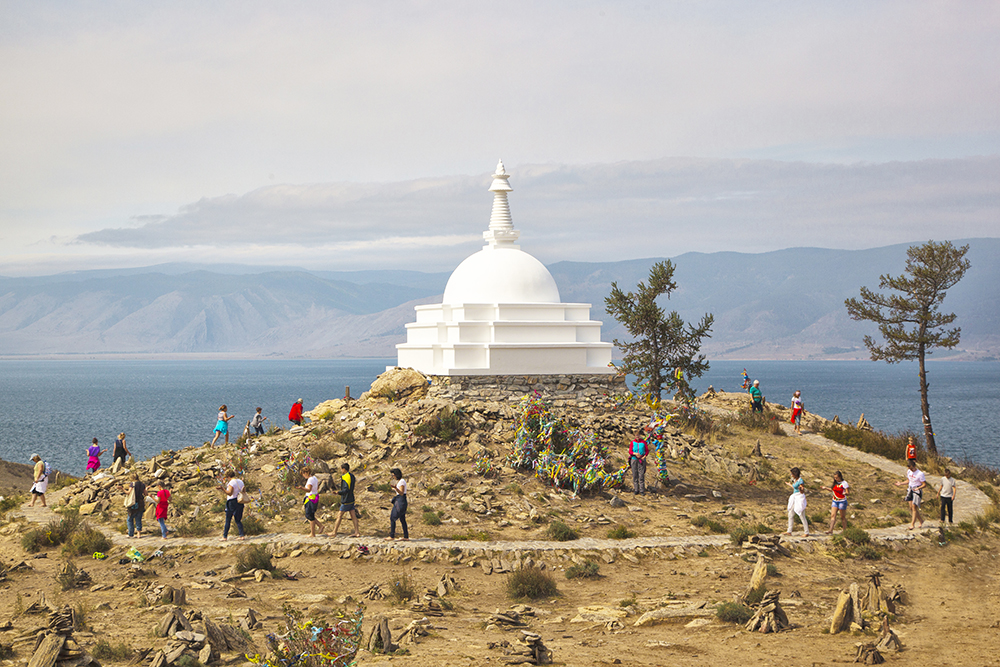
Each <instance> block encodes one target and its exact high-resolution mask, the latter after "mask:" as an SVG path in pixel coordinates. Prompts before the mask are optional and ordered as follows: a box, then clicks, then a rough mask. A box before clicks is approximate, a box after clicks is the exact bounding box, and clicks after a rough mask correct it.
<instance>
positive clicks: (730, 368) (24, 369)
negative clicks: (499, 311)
mask: <svg viewBox="0 0 1000 667" xmlns="http://www.w3.org/2000/svg"><path fill="white" fill-rule="evenodd" d="M394 362H395V360H394V359H347V360H322V361H312V360H254V361H231V360H226V361H173V360H171V361H146V360H143V361H131V360H95V361H90V360H88V361H75V360H74V361H68V360H60V361H40V360H38V361H36V360H32V361H22V360H16V361H0V458H4V459H7V460H11V461H19V462H24V463H27V462H28V459H29V457H30V456H31V453H32V452H35V451H37V452H38V453H39V454H41V455H42V456H43V457H44V458H45V459H46V460H48V461H49V462H51V463H52V465H54V466H55V467H56V468H59V469H62V470H65V471H67V472H70V473H73V474H81V473H82V472H83V468H84V466H85V465H86V456H85V455H84V452H85V450H86V448H87V446H88V445H89V444H90V440H91V438H93V437H97V438H98V439H99V440H100V444H101V446H102V447H110V446H111V445H112V444H113V442H114V438H115V436H116V435H117V434H118V433H119V432H120V431H125V433H126V434H127V437H128V443H129V448H130V449H131V450H132V452H133V453H134V454H135V455H136V456H138V457H140V458H146V457H149V456H151V455H153V454H156V453H159V452H160V450H162V449H180V448H182V447H186V446H189V445H200V444H202V443H203V442H205V441H206V440H210V439H211V437H212V434H213V433H212V431H213V429H214V428H215V419H216V412H217V410H218V407H219V406H220V405H221V404H223V403H225V404H226V405H228V407H229V413H230V414H234V415H236V418H235V419H234V420H233V421H232V422H230V427H231V431H232V433H233V437H235V436H238V435H239V434H240V433H242V431H243V425H244V424H246V422H247V420H248V419H249V418H250V417H251V416H252V414H253V412H254V408H256V407H257V406H260V407H262V408H264V415H265V416H267V417H269V418H270V422H268V425H271V424H276V425H279V426H288V421H287V416H288V409H289V408H290V407H291V404H292V403H293V402H294V401H295V399H297V398H303V399H304V402H305V406H306V408H307V409H309V408H312V407H314V406H315V405H317V404H318V403H320V402H322V401H324V400H328V399H331V398H339V397H341V396H343V395H344V387H345V386H348V385H349V386H350V387H351V393H352V395H353V396H355V397H356V396H359V395H361V393H362V392H363V391H366V390H367V389H368V388H369V386H370V385H371V382H372V381H373V380H374V379H375V377H376V376H377V375H378V374H379V373H381V372H382V371H383V370H384V369H385V367H386V366H387V365H392V364H393V363H394ZM743 368H746V369H747V372H748V373H749V374H750V376H751V377H752V378H755V379H759V380H760V381H761V388H762V390H763V392H764V395H765V396H767V399H768V401H770V402H773V403H781V404H784V405H788V403H789V399H790V398H791V395H792V392H793V391H794V390H796V389H799V390H801V391H802V397H803V400H804V401H805V405H806V410H808V411H810V412H815V413H817V414H820V415H822V416H824V417H828V418H832V417H833V416H834V415H839V416H840V418H841V420H842V421H845V422H848V421H850V422H856V421H857V419H858V416H859V415H860V414H861V413H862V412H864V413H865V416H866V418H867V419H868V420H869V421H870V422H871V424H872V425H873V426H874V427H875V428H877V429H880V430H884V431H899V430H903V429H911V430H913V431H916V432H918V433H921V432H922V430H923V429H922V426H921V421H920V398H919V392H918V383H917V370H916V365H915V364H900V365H896V366H889V365H887V364H884V363H874V362H824V361H808V362H803V361H752V362H750V361H748V362H737V361H716V362H712V368H711V371H710V372H709V373H708V374H706V375H705V376H704V377H703V378H700V379H698V380H696V381H695V383H694V385H695V388H696V389H697V390H698V391H699V393H700V392H702V391H704V390H705V389H706V388H707V387H708V385H709V384H712V385H713V386H714V387H715V388H716V389H719V390H728V391H738V390H740V384H741V382H742V378H741V372H742V370H743ZM928 368H929V373H930V375H929V377H930V383H931V418H932V421H933V424H934V427H935V433H936V434H937V440H938V447H939V449H940V450H941V451H942V452H944V453H946V454H949V455H952V456H958V457H961V456H964V455H968V456H969V457H971V458H973V459H974V460H976V461H979V462H982V463H986V464H988V465H992V466H998V467H1000V451H998V446H997V444H998V443H997V439H996V436H995V434H997V433H1000V411H998V409H997V408H998V407H1000V363H960V362H947V361H940V362H932V363H930V364H928ZM110 461H111V457H110V452H109V453H107V454H105V455H104V457H102V462H104V463H105V465H108V464H110Z"/></svg>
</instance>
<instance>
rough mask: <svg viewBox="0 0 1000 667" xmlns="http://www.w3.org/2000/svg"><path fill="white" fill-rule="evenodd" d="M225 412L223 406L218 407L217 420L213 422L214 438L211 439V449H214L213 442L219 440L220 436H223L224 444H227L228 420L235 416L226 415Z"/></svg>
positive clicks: (225, 409)
mask: <svg viewBox="0 0 1000 667" xmlns="http://www.w3.org/2000/svg"><path fill="white" fill-rule="evenodd" d="M227 410H228V408H227V407H226V406H225V404H223V405H220V406H219V420H218V421H217V422H215V437H214V438H212V444H211V445H210V446H211V447H215V441H216V440H218V439H219V436H220V435H225V436H226V444H227V445H228V444H229V420H230V419H232V418H233V417H235V416H236V415H230V414H227V413H226V411H227Z"/></svg>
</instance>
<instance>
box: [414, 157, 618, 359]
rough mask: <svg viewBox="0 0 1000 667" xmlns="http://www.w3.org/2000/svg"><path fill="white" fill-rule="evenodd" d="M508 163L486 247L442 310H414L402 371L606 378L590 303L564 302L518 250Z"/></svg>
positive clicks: (544, 273) (465, 266) (458, 272)
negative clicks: (508, 198) (591, 316)
mask: <svg viewBox="0 0 1000 667" xmlns="http://www.w3.org/2000/svg"><path fill="white" fill-rule="evenodd" d="M508 178H510V176H509V175H508V174H507V172H506V170H504V167H503V162H500V163H499V164H498V165H497V170H496V172H495V173H494V174H493V185H491V186H490V192H492V193H493V212H492V214H491V215H490V226H489V229H487V230H486V231H485V232H483V238H484V239H485V240H486V247H484V248H483V249H482V250H480V251H479V252H477V253H476V254H474V255H472V256H471V257H467V258H466V259H465V261H464V262H462V263H461V264H459V265H458V268H456V269H455V271H454V273H452V274H451V278H449V279H448V285H447V286H446V287H445V290H444V298H443V299H442V300H441V301H442V302H441V303H438V304H427V305H422V306H417V307H416V308H415V311H416V315H417V321H416V322H410V323H409V324H407V325H406V342H405V343H401V344H399V345H397V346H396V349H397V350H398V353H399V356H398V359H399V361H398V363H399V366H400V367H402V368H414V369H416V370H418V371H420V372H421V373H426V374H428V375H451V376H459V375H532V376H536V375H566V374H578V373H580V374H587V375H608V374H613V373H614V369H613V368H610V367H609V364H610V362H611V343H605V342H603V341H601V323H600V322H596V321H594V320H591V319H590V304H589V303H561V302H560V301H559V288H558V287H556V281H555V280H554V279H553V278H552V274H551V273H549V270H548V269H546V268H545V265H544V264H542V263H541V262H539V261H538V260H537V259H535V258H534V257H532V256H531V255H529V254H528V253H526V252H522V251H521V249H520V248H518V247H517V246H516V245H515V243H514V242H515V241H517V237H518V236H519V232H518V231H517V230H516V229H514V224H513V222H511V219H510V208H509V206H508V204H507V193H508V192H510V191H511V187H510V184H508V183H507V179H508Z"/></svg>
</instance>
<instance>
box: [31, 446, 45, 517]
mask: <svg viewBox="0 0 1000 667" xmlns="http://www.w3.org/2000/svg"><path fill="white" fill-rule="evenodd" d="M31 460H32V461H34V462H35V470H34V479H33V483H32V485H31V505H29V507H34V506H35V500H36V499H38V498H41V500H42V507H48V505H46V504H45V492H46V491H47V490H48V488H49V474H48V473H47V472H46V468H48V466H47V465H46V463H45V461H43V460H42V457H41V456H39V455H38V454H32V455H31Z"/></svg>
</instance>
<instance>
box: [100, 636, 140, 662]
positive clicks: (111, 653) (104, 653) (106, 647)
mask: <svg viewBox="0 0 1000 667" xmlns="http://www.w3.org/2000/svg"><path fill="white" fill-rule="evenodd" d="M91 654H93V656H94V657H95V658H97V659H98V660H107V661H109V662H128V661H129V660H131V659H132V657H133V656H135V649H133V648H132V647H131V646H129V645H128V644H126V643H125V642H119V643H117V644H111V643H110V642H108V640H107V639H99V640H97V644H95V645H94V648H93V649H92V650H91Z"/></svg>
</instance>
